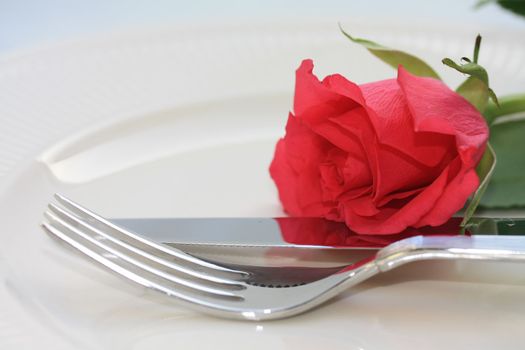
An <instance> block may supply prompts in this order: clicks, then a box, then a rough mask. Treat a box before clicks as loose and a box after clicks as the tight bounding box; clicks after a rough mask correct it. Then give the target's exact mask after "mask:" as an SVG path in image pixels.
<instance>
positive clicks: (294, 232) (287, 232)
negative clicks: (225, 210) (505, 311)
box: [112, 217, 525, 249]
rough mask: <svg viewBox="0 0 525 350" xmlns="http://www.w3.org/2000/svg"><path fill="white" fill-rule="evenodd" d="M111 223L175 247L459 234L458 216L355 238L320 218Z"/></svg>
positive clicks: (508, 228)
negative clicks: (184, 245) (432, 225)
mask: <svg viewBox="0 0 525 350" xmlns="http://www.w3.org/2000/svg"><path fill="white" fill-rule="evenodd" d="M112 221H114V222H115V223H117V224H119V225H121V226H124V227H126V228H128V229H130V230H132V231H135V232H137V233H140V234H142V235H144V236H146V237H148V238H150V239H153V240H155V241H158V242H163V243H167V244H174V245H183V244H191V245H212V246H233V247H236V246H243V247H289V248H290V247H294V248H316V249H377V248H381V247H384V246H386V245H388V244H390V243H393V242H395V241H398V240H400V239H403V238H406V237H410V236H416V235H457V234H460V231H461V230H460V227H459V224H460V222H461V218H452V219H450V220H449V221H448V222H447V223H445V224H444V225H441V226H438V227H424V228H419V229H408V230H406V231H403V232H401V233H398V234H394V235H382V234H379V235H374V234H357V233H355V232H352V231H350V230H349V229H348V228H347V227H346V226H345V225H344V224H343V223H338V222H333V221H328V220H324V219H320V218H296V217H290V218H128V219H113V220H112ZM467 234H476V235H478V234H491V235H494V234H503V235H521V234H525V218H520V219H509V218H503V219H495V218H475V219H473V220H472V224H471V225H470V226H469V228H468V231H467Z"/></svg>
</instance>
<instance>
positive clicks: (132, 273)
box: [42, 214, 242, 302]
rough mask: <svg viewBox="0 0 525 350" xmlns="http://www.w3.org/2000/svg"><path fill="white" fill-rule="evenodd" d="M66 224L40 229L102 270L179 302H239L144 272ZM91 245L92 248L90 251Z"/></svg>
mask: <svg viewBox="0 0 525 350" xmlns="http://www.w3.org/2000/svg"><path fill="white" fill-rule="evenodd" d="M48 217H50V218H51V219H52V220H55V219H56V217H54V215H53V214H48ZM66 225H67V226H66ZM66 225H62V223H59V222H58V221H57V222H55V223H52V222H43V223H42V227H43V228H44V230H45V231H46V232H47V233H49V234H52V235H54V236H55V237H58V238H59V239H61V240H62V241H64V242H66V243H67V244H69V245H71V246H72V247H73V248H75V249H77V250H79V251H80V252H82V253H83V254H85V255H87V256H88V257H90V258H92V259H94V260H95V261H97V262H99V263H101V264H102V265H104V266H105V267H108V268H109V269H111V270H112V271H114V272H116V273H118V274H119V275H121V276H124V277H126V278H128V279H130V280H132V281H134V282H136V283H139V284H140V285H142V286H145V287H148V288H153V289H156V290H158V291H161V292H164V293H165V294H168V295H173V296H177V297H180V298H182V299H186V300H189V299H191V300H193V301H194V302H197V301H200V302H202V301H203V300H204V299H203V296H202V295H203V294H204V295H208V296H212V297H226V298H228V299H232V300H242V297H241V296H240V295H237V294H235V293H234V292H231V291H226V290H222V289H217V288H211V287H207V286H203V285H199V284H197V283H194V282H192V281H186V280H183V279H179V278H176V277H174V276H171V277H168V274H165V273H162V271H154V269H149V268H146V269H144V268H143V267H144V266H143V265H144V264H140V262H137V261H134V259H131V258H129V257H124V256H125V255H124V254H120V253H118V252H117V254H115V252H114V251H112V250H110V249H105V248H106V247H103V245H102V246H101V245H98V244H96V243H94V241H95V240H94V239H93V240H90V239H89V238H87V236H86V235H85V234H83V233H82V232H80V231H79V230H76V229H75V228H74V227H72V226H71V225H68V224H67V223H66ZM82 240H84V241H82ZM86 243H87V244H86ZM90 246H92V247H94V248H95V249H92V248H91V247H90ZM98 248H100V251H97V250H98ZM115 256H116V257H118V259H114V257H115ZM137 263H138V264H137ZM141 265H142V266H141ZM148 276H149V277H148ZM171 284H173V285H175V287H170V286H169V285H171Z"/></svg>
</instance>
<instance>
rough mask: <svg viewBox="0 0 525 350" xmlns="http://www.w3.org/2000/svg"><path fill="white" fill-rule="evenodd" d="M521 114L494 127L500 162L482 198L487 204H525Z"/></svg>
mask: <svg viewBox="0 0 525 350" xmlns="http://www.w3.org/2000/svg"><path fill="white" fill-rule="evenodd" d="M520 117H521V118H515V117H513V118H509V119H508V121H506V122H496V123H494V124H493V125H492V126H491V128H490V134H491V135H490V142H491V144H492V146H493V147H494V150H495V152H496V154H497V155H498V164H497V166H496V169H495V171H494V174H493V176H492V180H491V181H490V184H489V186H488V188H487V191H486V193H485V196H483V198H482V200H481V205H482V206H484V207H488V208H508V207H523V206H525V156H524V154H523V152H524V150H525V115H523V116H520ZM502 120H503V118H502Z"/></svg>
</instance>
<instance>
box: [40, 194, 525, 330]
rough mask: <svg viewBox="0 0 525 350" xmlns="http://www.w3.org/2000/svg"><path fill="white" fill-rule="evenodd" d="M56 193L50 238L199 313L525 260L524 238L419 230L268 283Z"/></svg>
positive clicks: (308, 299) (254, 313) (264, 307)
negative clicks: (304, 278) (335, 264)
mask: <svg viewBox="0 0 525 350" xmlns="http://www.w3.org/2000/svg"><path fill="white" fill-rule="evenodd" d="M55 199H56V204H53V203H50V204H49V205H48V209H47V211H46V212H45V213H44V217H45V220H44V222H43V223H42V227H43V229H44V230H45V231H46V232H47V233H49V234H50V235H51V236H52V237H54V238H57V239H58V240H59V241H61V242H64V243H67V244H68V245H70V246H71V247H73V248H75V249H76V250H78V251H79V252H81V253H82V254H84V255H86V256H87V257H89V258H91V259H92V260H94V261H96V262H97V263H99V264H100V265H102V266H103V267H105V268H107V269H109V270H110V271H112V272H114V273H116V274H117V275H119V276H121V277H123V278H125V279H127V280H129V281H132V282H134V283H135V284H138V285H140V286H142V287H146V288H148V289H151V290H153V291H156V292H159V293H161V294H163V295H165V296H168V297H172V298H173V299H175V300H178V301H181V302H184V303H185V304H187V305H188V306H190V307H192V308H194V309H197V310H199V311H201V312H205V313H209V314H213V315H217V316H221V317H228V318H238V319H245V320H268V319H278V318H284V317H289V316H293V315H297V314H300V313H302V312H305V311H308V310H311V309H313V308H315V307H316V306H318V305H320V304H322V303H323V302H325V301H327V300H328V299H330V298H333V297H334V296H336V295H338V294H340V293H341V292H342V291H344V290H346V289H348V288H350V287H352V286H355V285H357V284H358V283H361V282H363V281H364V280H366V279H368V278H370V277H372V276H374V275H376V274H379V273H381V272H386V271H389V270H392V269H394V268H396V267H399V266H401V265H404V264H406V263H409V262H415V261H421V260H431V259H447V260H449V259H453V260H455V259H470V260H493V261H519V262H525V239H524V238H522V237H519V236H474V237H468V236H428V237H425V236H416V237H411V238H407V239H404V240H401V241H398V242H395V243H393V244H391V245H389V246H387V247H385V248H383V249H381V250H379V251H378V252H377V254H375V255H374V256H371V257H369V258H366V259H364V260H362V261H359V262H356V263H352V264H349V265H346V266H341V267H339V268H335V269H334V268H331V269H328V270H326V269H325V270H326V271H324V272H323V271H320V272H319V271H314V272H315V273H314V275H315V274H316V273H317V275H319V276H321V277H319V278H318V279H315V280H308V282H306V283H295V284H290V285H287V286H283V285H268V284H263V283H257V279H256V274H255V273H254V272H253V271H250V269H249V268H243V269H234V268H231V267H227V266H222V265H219V264H215V263H212V262H209V261H206V260H203V259H199V258H197V257H194V256H192V255H189V254H187V253H184V252H183V251H180V250H178V249H175V248H173V247H169V246H167V245H164V244H160V243H157V242H154V241H151V240H148V239H146V238H144V237H141V236H140V235H139V234H137V233H134V232H131V231H129V230H127V229H124V228H122V227H119V226H117V225H115V224H114V223H112V222H111V221H109V220H107V219H105V218H103V217H101V216H100V215H97V214H95V213H93V212H92V211H90V210H88V209H86V208H84V207H82V206H80V205H79V204H77V203H75V202H73V201H72V200H70V199H68V198H66V197H64V196H62V195H60V194H56V195H55ZM281 269H285V270H286V269H293V268H287V267H282V268H281ZM312 269H319V268H314V267H310V268H306V269H303V270H300V271H299V273H305V274H308V273H307V272H312V271H311V270H312ZM289 272H290V273H289V274H294V273H296V271H293V270H291V271H289ZM318 272H319V273H318Z"/></svg>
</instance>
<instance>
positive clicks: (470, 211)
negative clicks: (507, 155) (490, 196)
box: [461, 143, 496, 227]
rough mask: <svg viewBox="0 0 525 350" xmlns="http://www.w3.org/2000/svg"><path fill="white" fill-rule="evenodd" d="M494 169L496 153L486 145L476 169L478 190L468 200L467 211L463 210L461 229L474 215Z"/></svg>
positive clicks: (489, 145) (488, 144)
mask: <svg viewBox="0 0 525 350" xmlns="http://www.w3.org/2000/svg"><path fill="white" fill-rule="evenodd" d="M495 168H496V153H495V152H494V149H493V148H492V146H491V144H490V143H487V149H486V150H485V153H484V154H483V157H482V158H481V161H480V162H479V164H478V167H477V169H476V172H477V173H478V177H479V181H480V183H479V186H478V189H477V190H476V192H474V195H473V196H472V199H471V200H470V202H469V205H468V206H467V209H466V210H465V214H464V216H463V221H462V222H461V226H462V227H466V226H467V225H468V222H469V221H470V218H471V217H472V215H474V212H475V211H476V208H477V207H478V205H479V203H480V201H481V199H482V197H483V194H484V193H485V190H486V189H487V187H488V185H489V182H490V179H491V177H492V176H493V174H494V170H495Z"/></svg>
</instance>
